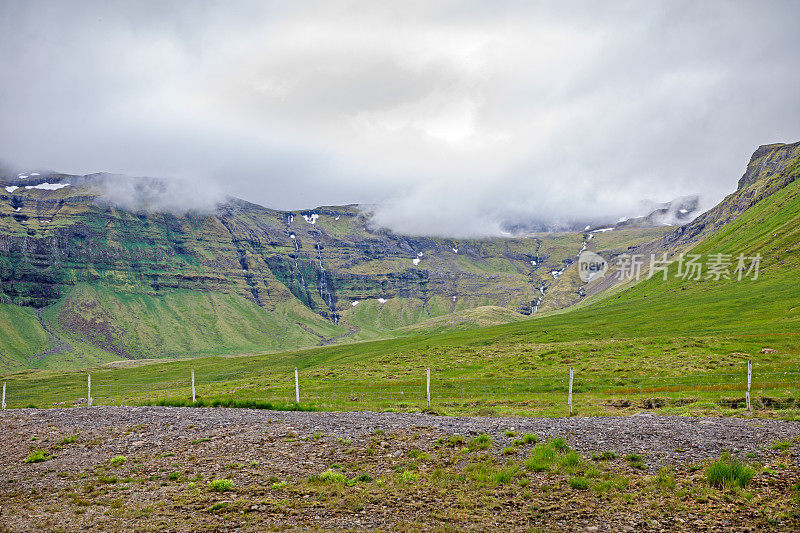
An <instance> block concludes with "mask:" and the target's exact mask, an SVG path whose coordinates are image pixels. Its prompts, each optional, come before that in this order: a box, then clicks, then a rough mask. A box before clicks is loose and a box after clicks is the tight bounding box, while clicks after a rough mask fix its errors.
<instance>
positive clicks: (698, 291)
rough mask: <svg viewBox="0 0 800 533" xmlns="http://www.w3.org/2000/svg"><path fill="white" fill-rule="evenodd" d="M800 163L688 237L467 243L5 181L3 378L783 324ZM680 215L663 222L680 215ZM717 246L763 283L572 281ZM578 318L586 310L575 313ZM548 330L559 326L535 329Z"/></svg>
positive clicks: (0, 280) (58, 183)
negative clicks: (487, 333)
mask: <svg viewBox="0 0 800 533" xmlns="http://www.w3.org/2000/svg"><path fill="white" fill-rule="evenodd" d="M798 156H800V143H795V144H792V145H769V146H767V147H761V148H759V149H758V150H757V151H756V154H754V156H753V158H752V159H751V161H750V164H749V165H748V168H747V171H746V172H745V176H744V177H743V178H742V180H740V184H741V185H740V187H739V189H737V191H735V192H734V193H732V194H731V195H730V196H728V197H727V198H726V199H725V200H723V201H722V202H721V203H720V204H719V205H718V206H716V207H714V208H713V209H711V210H709V211H708V212H706V213H704V214H702V215H701V216H699V217H697V218H696V219H694V220H693V221H691V222H689V223H687V224H685V225H683V226H680V227H678V228H675V227H671V226H660V227H646V224H644V223H640V222H637V223H635V224H625V223H621V224H618V225H617V226H615V227H601V228H597V229H592V228H591V227H590V228H587V229H586V230H584V231H580V232H564V233H535V234H525V235H519V236H514V237H507V238H494V239H459V240H454V239H447V238H428V237H414V236H407V235H398V234H395V233H393V232H391V231H388V230H385V229H381V228H376V227H373V226H372V224H371V221H370V217H369V214H368V213H367V212H366V211H365V210H364V209H362V208H360V207H359V206H356V205H351V206H332V207H319V208H316V209H311V210H304V211H295V212H287V211H277V210H272V209H268V208H265V207H262V206H258V205H255V204H251V203H248V202H245V201H243V200H238V199H233V198H229V199H228V200H226V201H224V202H222V203H220V204H218V205H216V206H215V207H214V208H213V209H209V210H205V211H186V212H180V211H175V212H168V211H163V210H161V211H158V210H156V211H154V210H152V209H151V207H152V205H153V203H154V202H155V203H156V204H158V201H159V200H158V199H159V197H158V194H157V193H158V191H159V190H161V189H162V188H163V187H162V185H163V184H160V183H159V182H158V181H157V180H156V181H153V180H138V179H133V178H125V179H122V178H119V177H117V178H114V179H109V178H108V176H106V175H89V176H69V175H64V174H54V173H39V175H37V176H35V175H33V174H30V175H25V174H23V175H18V176H6V177H5V178H3V179H2V182H1V183H0V186H2V187H3V189H0V190H3V191H5V193H4V194H2V195H0V252H2V255H1V256H0V298H2V301H3V303H2V304H0V353H2V357H3V359H2V361H1V362H0V365H2V367H3V368H4V369H6V370H11V369H22V368H82V367H86V366H91V365H94V364H98V363H102V362H107V361H114V360H120V359H150V358H164V357H185V356H199V355H227V354H253V353H265V352H274V351H278V350H286V349H292V348H302V347H307V346H321V345H328V344H342V343H352V342H355V341H364V340H373V339H382V338H393V337H408V338H416V337H419V336H423V337H427V336H429V335H432V334H435V333H439V332H445V331H465V330H473V329H475V328H479V327H485V326H492V325H496V324H503V323H508V322H518V323H519V324H520V327H521V328H522V329H521V330H517V331H520V332H522V331H525V330H526V329H525V328H531V331H540V332H541V331H542V329H541V327H543V325H547V329H548V331H549V332H551V334H552V332H557V331H563V330H564V328H565V327H568V325H569V324H575V325H577V324H578V323H582V322H581V321H583V320H585V321H586V323H587V324H592V323H595V322H596V317H597V316H598V315H596V313H597V311H595V309H598V306H601V307H600V308H604V309H610V310H613V315H614V316H615V317H616V319H618V320H614V321H611V322H603V324H604V325H603V326H602V327H600V326H598V325H597V324H596V323H595V325H594V326H587V327H593V328H595V329H596V330H597V331H598V332H599V331H603V330H609V331H611V330H613V331H616V332H617V334H620V333H621V332H622V331H623V330H622V329H619V328H622V326H623V325H624V324H628V326H629V327H630V328H631V329H632V330H637V329H641V328H645V327H651V325H652V324H653V322H652V321H650V320H642V321H641V323H640V322H632V320H633V315H631V313H632V312H635V313H639V314H640V315H641V316H643V317H647V316H649V314H648V313H649V311H648V309H645V308H641V305H640V304H641V301H644V299H646V301H647V305H648V306H654V305H656V304H657V303H658V302H662V303H661V304H659V305H662V307H661V309H662V312H664V313H670V312H674V310H675V305H676V302H678V301H679V300H676V298H675V296H676V295H678V294H680V295H681V296H682V297H691V298H693V299H692V300H691V304H689V302H688V301H686V302H685V303H684V304H682V305H691V306H692V308H693V309H700V310H702V309H703V305H707V306H708V309H709V312H708V314H706V315H703V313H702V312H700V314H699V315H698V316H706V317H707V319H708V320H711V321H713V322H715V323H719V322H720V316H724V313H723V314H722V315H719V314H717V315H714V313H712V312H711V311H710V310H711V309H717V306H719V305H725V306H731V307H733V306H738V305H739V303H738V302H737V303H735V304H734V303H733V302H734V301H735V298H736V295H735V294H734V293H733V292H730V293H727V292H725V291H726V290H728V291H740V292H739V294H738V296H739V297H740V298H743V297H744V294H745V293H744V292H742V290H743V289H745V288H746V289H747V290H748V291H749V290H751V289H753V287H761V289H760V290H762V292H761V293H760V294H773V293H774V295H775V299H774V303H775V305H776V306H777V307H776V309H782V307H781V305H783V303H784V301H785V298H790V299H791V298H794V297H796V296H797V295H796V294H795V293H794V292H792V291H793V290H794V289H792V287H794V285H792V286H788V283H789V280H788V279H784V278H785V276H783V273H785V272H792V270H791V268H794V266H793V265H794V264H795V263H796V261H794V259H793V258H794V257H796V255H793V254H794V251H795V249H796V247H797V239H795V235H794V233H792V232H793V231H796V230H797V228H798V227H800V223H798V221H797V220H796V207H797V199H796V194H797V193H796V188H797V186H798V185H797V183H796V182H795V178H796V176H797V175H798V174H799V173H800V171H798V164H800V163H798V161H800V159H798ZM792 157H794V159H792ZM121 179H122V181H120V180H121ZM109 187H114V188H117V189H118V190H115V191H109V190H108V188H109ZM120 191H123V193H120ZM114 193H115V194H114ZM121 197H123V199H122V200H120V198H121ZM686 201H688V202H690V203H691V199H689V200H680V201H678V202H672V203H671V204H669V205H668V206H657V207H658V209H657V210H656V211H655V212H654V213H656V215H657V214H658V212H659V211H663V210H665V211H666V213H672V212H675V211H677V212H680V210H681V209H683V208H682V207H679V206H681V205H685V203H686ZM682 202H683V203H682ZM120 204H124V205H125V208H123V207H122V206H121V205H120ZM687 211H688V209H687ZM754 217H756V218H754ZM793 224H794V226H793ZM744 229H746V231H744ZM744 235H747V237H746V238H745V237H744ZM720 239H723V240H724V239H727V240H725V241H724V242H723V241H721V240H720ZM792 239H795V240H792ZM709 243H717V244H716V245H719V246H720V247H721V248H720V249H721V250H724V251H730V252H731V253H734V252H736V253H739V250H741V252H747V253H755V251H756V245H758V246H760V247H761V248H760V250H763V253H764V261H763V267H764V269H765V270H764V271H765V272H766V273H767V274H768V275H767V277H766V278H765V279H762V280H760V281H758V282H754V283H752V284H749V285H740V284H739V285H730V286H727V285H724V284H723V285H724V286H723V285H721V286H719V287H716V286H714V287H713V290H711V287H710V286H709V285H708V284H707V283H705V282H704V281H703V280H701V281H698V282H696V283H684V282H681V283H679V282H678V281H675V280H671V281H670V282H669V283H667V284H656V283H655V282H654V281H653V280H645V281H643V282H641V283H639V284H635V285H633V286H630V285H631V283H627V284H621V285H620V284H618V283H615V282H614V281H613V280H612V279H611V278H610V277H607V278H603V279H600V280H598V281H592V282H591V283H588V284H587V283H585V282H583V281H582V280H581V279H580V276H579V275H578V270H577V268H576V263H577V261H576V260H577V257H578V255H579V254H580V252H581V251H582V250H590V251H593V252H596V253H599V254H601V255H602V256H603V257H605V258H606V259H608V260H609V261H613V259H614V258H615V257H617V256H619V255H620V254H624V253H641V254H649V253H657V254H659V255H660V254H662V253H667V254H668V256H669V257H671V258H673V259H674V258H675V257H676V256H677V254H679V253H681V252H683V251H686V250H690V249H692V250H693V253H694V250H705V249H706V248H705V247H708V246H710V244H709ZM731 243H734V244H736V245H737V246H739V248H736V249H734V247H733V245H732V244H731ZM723 244H724V246H723ZM716 245H715V246H716ZM711 251H713V250H711V249H709V252H708V253H711ZM726 253H727V252H726ZM788 267H791V268H788ZM787 268H788V269H787ZM612 272H613V269H612ZM772 273H780V274H781V275H780V276H778V278H780V279H781V280H782V282H785V283H786V284H787V286H786V287H774V286H772V285H770V286H764V287H762V286H761V285H760V283H767V281H766V280H771V279H778V278H772V277H770V276H772V275H773V274H772ZM775 275H776V276H777V274H775ZM725 287H727V289H726V288H725ZM662 291H666V292H662ZM678 291H680V292H678ZM636 294H639V295H641V296H640V297H641V298H642V300H641V301H640V299H639V298H640V297H637V296H632V295H636ZM748 294H750V293H748ZM665 297H667V299H666V300H664V298H665ZM707 298H711V300H707ZM624 302H627V303H624ZM703 302H705V303H703ZM725 302H728V303H725ZM575 306H577V307H580V308H581V309H577V310H574V311H570V312H568V313H563V310H565V309H568V308H571V307H575ZM603 306H605V307H603ZM656 308H658V307H657V306H656ZM759 309H761V310H763V309H764V306H763V302H761V301H760V300H758V301H749V302H748V304H747V307H746V309H743V312H746V313H748V314H750V315H752V313H754V312H755V313H757V312H758V310H759ZM632 310H634V311H632ZM668 310H672V311H668ZM773 311H775V309H773V310H771V311H770V312H769V313H767V314H768V316H770V317H771V316H773V315H772V313H773ZM552 312H559V314H557V315H555V316H553V317H542V318H540V319H539V320H537V321H536V322H533V323H531V322H528V321H526V320H525V319H526V318H528V317H530V316H531V315H533V316H539V315H543V314H544V315H548V314H549V313H552ZM786 312H787V313H789V315H791V311H790V310H789V311H786ZM593 317H595V318H593ZM676 317H680V313H678V315H676ZM668 320H671V319H667V321H668ZM593 321H594V322H593ZM754 323H756V321H755V320H754ZM528 324H531V325H530V326H529V325H528ZM532 324H536V325H537V326H536V327H534V326H533V325H532ZM615 324H617V325H618V326H619V328H617V327H616V326H615ZM581 327H583V326H581ZM609 328H611V329H609ZM420 338H422V337H420Z"/></svg>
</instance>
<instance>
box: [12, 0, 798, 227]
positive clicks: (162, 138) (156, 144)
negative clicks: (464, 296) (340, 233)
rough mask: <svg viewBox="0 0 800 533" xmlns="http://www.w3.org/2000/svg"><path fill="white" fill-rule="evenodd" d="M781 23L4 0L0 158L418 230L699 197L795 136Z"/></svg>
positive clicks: (591, 13) (577, 12) (447, 8)
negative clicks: (170, 182)
mask: <svg viewBox="0 0 800 533" xmlns="http://www.w3.org/2000/svg"><path fill="white" fill-rule="evenodd" d="M798 19H800V5H798V4H797V3H796V2H779V1H775V2H768V3H763V2H756V1H738V2H717V1H710V2H676V1H664V2H606V3H603V4H598V3H596V2H568V3H566V2H552V3H535V4H533V3H528V2H501V3H497V2H469V3H462V2H442V3H431V2H403V3H378V2H349V1H348V2H292V3H283V2H256V1H252V2H171V3H164V2H145V3H141V2H120V1H117V2H99V1H98V2H87V1H84V2H71V3H66V2H57V1H40V2H37V1H33V2H22V1H19V2H17V1H8V2H3V3H2V4H0V71H2V72H3V73H4V74H3V76H4V83H3V84H0V116H2V117H3V120H2V121H0V147H2V148H0V156H2V157H4V158H7V159H9V160H11V161H15V162H18V163H19V164H20V165H30V166H34V167H42V166H46V167H49V168H55V169H57V170H63V171H65V172H72V173H81V174H83V173H89V172H94V171H98V170H107V171H110V172H115V173H125V174H131V175H148V176H163V177H167V178H171V179H175V180H181V181H182V182H184V183H185V182H192V183H195V184H197V186H195V187H191V188H184V187H177V188H175V189H173V188H170V187H168V186H167V188H166V189H165V190H164V191H163V192H164V194H165V195H166V196H167V197H169V196H171V195H173V194H179V193H181V192H182V193H183V194H180V195H179V196H180V198H179V201H178V200H175V201H171V202H165V203H163V205H167V204H170V203H172V204H174V205H175V206H181V208H186V206H191V205H194V204H196V205H198V206H208V205H209V203H213V202H214V201H215V200H214V199H213V198H217V197H218V196H219V195H226V194H229V195H234V196H239V197H243V198H245V199H247V200H249V201H253V202H258V203H261V204H264V205H267V206H270V207H275V208H280V209H300V208H309V207H312V206H315V205H323V204H335V203H369V204H375V205H376V207H375V211H374V213H375V214H374V224H376V225H380V226H387V227H390V228H393V229H395V230H397V231H404V232H411V233H419V234H447V235H454V236H471V235H495V234H499V233H502V231H503V230H504V228H508V227H509V226H514V225H515V224H529V225H530V224H536V223H547V224H549V225H551V226H555V227H558V226H559V225H563V224H569V223H570V222H571V221H575V220H586V219H591V218H598V219H600V218H614V219H616V218H618V217H622V216H636V215H641V214H643V213H642V205H643V204H641V201H642V200H645V199H649V200H652V201H653V202H657V203H658V202H665V201H669V200H672V199H673V198H676V197H679V196H684V195H689V194H695V193H698V194H700V195H701V197H702V200H703V202H704V203H705V205H710V204H713V203H715V202H716V201H718V200H719V199H721V198H722V197H723V196H724V195H725V194H726V193H728V192H730V191H731V190H732V189H733V188H734V187H735V185H736V180H737V179H738V177H739V176H740V175H741V173H742V171H743V168H744V165H745V164H746V162H747V159H748V157H749V155H750V153H751V152H752V151H753V150H754V149H755V148H756V147H757V146H758V145H759V144H765V143H770V142H791V141H795V140H797V139H798V138H800V126H798V124H800V99H798V98H797V97H796V89H795V88H796V87H798V86H800V56H798V54H797V49H798V44H800V36H798V34H797V32H796V30H795V26H796V21H797V20H798ZM211 190H214V191H216V192H214V194H210V195H209V194H206V193H207V192H208V191H211ZM173 191H175V192H174V193H173ZM149 202H150V204H153V201H152V200H149ZM156 204H157V205H162V204H161V203H160V201H159V202H156Z"/></svg>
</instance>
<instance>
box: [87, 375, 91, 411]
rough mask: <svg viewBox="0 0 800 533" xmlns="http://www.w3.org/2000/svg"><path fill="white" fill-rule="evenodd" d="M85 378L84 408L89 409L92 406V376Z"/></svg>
mask: <svg viewBox="0 0 800 533" xmlns="http://www.w3.org/2000/svg"><path fill="white" fill-rule="evenodd" d="M86 378H87V379H86V386H87V391H86V407H91V406H92V375H91V374H87V375H86Z"/></svg>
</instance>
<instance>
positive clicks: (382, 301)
mask: <svg viewBox="0 0 800 533" xmlns="http://www.w3.org/2000/svg"><path fill="white" fill-rule="evenodd" d="M378 301H379V302H380V303H382V304H385V303H386V298H378Z"/></svg>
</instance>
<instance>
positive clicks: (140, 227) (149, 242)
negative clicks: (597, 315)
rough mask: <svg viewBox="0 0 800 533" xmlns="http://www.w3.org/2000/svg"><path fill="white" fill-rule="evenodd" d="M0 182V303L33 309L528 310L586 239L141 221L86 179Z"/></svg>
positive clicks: (271, 214) (319, 220)
mask: <svg viewBox="0 0 800 533" xmlns="http://www.w3.org/2000/svg"><path fill="white" fill-rule="evenodd" d="M76 183H78V184H77V185H76ZM1 186H2V188H0V192H2V193H3V194H0V298H2V300H3V302H5V303H13V304H17V305H23V306H30V307H36V308H41V307H44V306H47V305H50V304H52V303H54V302H55V301H57V300H58V299H59V298H61V297H62V296H63V295H64V294H65V292H67V291H69V289H70V287H72V286H75V285H77V284H81V283H88V284H102V285H104V286H107V287H110V288H112V289H113V290H116V291H120V292H130V293H140V294H148V295H158V294H162V293H165V292H168V291H171V290H183V289H188V290H196V291H214V292H220V293H225V294H236V295H239V296H242V297H244V298H246V299H248V300H250V301H252V302H254V303H256V304H257V305H258V306H260V307H262V308H264V309H268V310H273V309H275V308H276V306H277V305H279V304H281V303H283V302H286V301H288V300H297V301H299V302H301V303H302V304H303V305H304V306H306V307H307V308H308V309H310V310H312V311H313V312H315V313H316V314H317V315H319V316H321V317H323V318H326V319H328V320H330V321H332V322H333V323H337V322H338V321H339V320H340V318H341V317H342V315H346V314H347V313H348V311H352V310H353V309H354V307H356V306H357V305H359V304H360V303H361V302H362V301H364V300H378V301H380V302H381V303H384V302H383V301H385V300H389V299H392V298H405V299H414V300H419V301H421V302H428V301H429V300H431V299H432V298H438V299H439V300H441V301H446V302H449V304H448V306H447V307H449V309H446V310H443V311H448V312H451V311H457V310H460V309H466V308H470V307H476V306H480V305H495V306H501V307H505V308H507V309H510V310H513V311H517V312H520V313H523V314H530V313H531V312H532V310H533V309H535V308H536V306H537V305H541V303H542V302H540V299H541V298H542V290H540V289H541V288H544V290H545V291H546V290H547V289H548V288H550V287H551V286H553V289H554V290H555V289H556V287H555V283H554V281H555V280H554V278H553V277H552V276H551V274H550V272H551V271H553V270H561V269H563V268H564V267H565V266H567V265H568V264H570V263H571V262H572V261H573V260H574V256H575V255H576V254H577V252H578V250H579V249H580V246H581V237H580V235H573V236H571V237H564V236H549V235H538V236H529V237H521V238H508V239H501V238H497V239H487V240H453V239H443V238H416V237H410V236H404V235H397V234H394V233H392V232H389V231H385V230H380V229H373V228H371V227H370V226H369V222H368V219H367V217H366V215H365V214H364V213H363V212H362V211H361V210H360V209H358V207H357V206H343V207H323V208H317V209H314V210H309V211H297V212H281V211H276V210H272V209H267V208H264V207H261V206H257V205H254V204H250V203H247V202H244V201H240V200H235V199H233V200H230V201H228V202H227V203H225V204H222V205H220V206H218V208H217V210H216V212H214V213H212V214H186V215H183V216H176V215H172V214H168V213H135V212H131V211H126V210H122V209H117V208H115V207H113V206H107V205H103V204H102V203H100V202H98V201H97V194H96V192H94V191H93V189H92V188H91V186H89V185H87V180H86V179H85V177H77V178H75V177H70V176H64V175H50V176H38V177H30V176H29V177H27V178H25V179H24V180H19V179H18V180H10V181H9V180H5V183H3V184H2V185H1ZM570 290H572V289H570ZM562 300H563V298H562ZM567 300H569V298H567ZM562 303H563V302H562ZM559 305H561V304H559Z"/></svg>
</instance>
